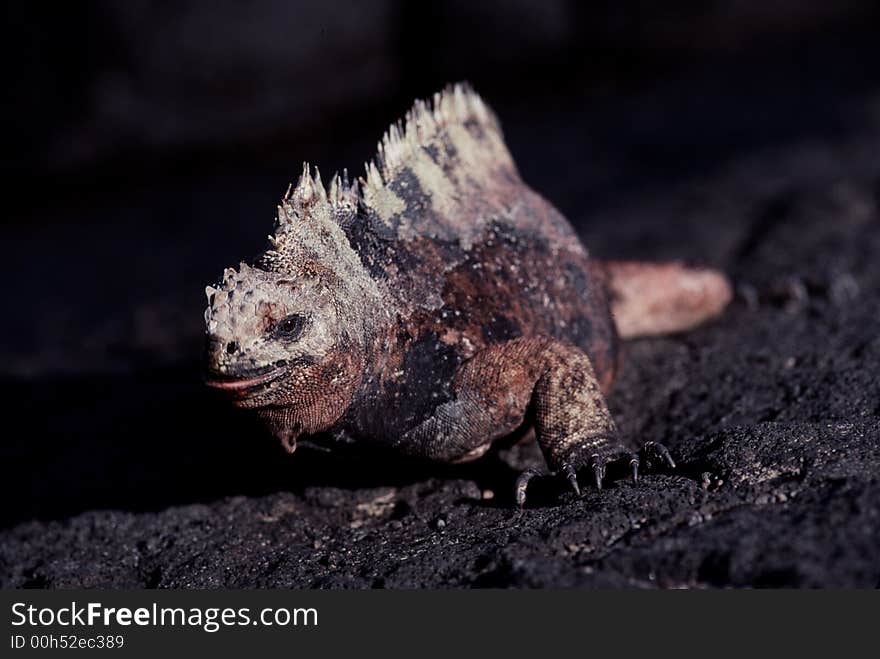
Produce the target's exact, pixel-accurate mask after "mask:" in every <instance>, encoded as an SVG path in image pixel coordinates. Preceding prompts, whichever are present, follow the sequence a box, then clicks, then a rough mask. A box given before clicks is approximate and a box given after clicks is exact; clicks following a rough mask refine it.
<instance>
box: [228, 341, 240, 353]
mask: <svg viewBox="0 0 880 659" xmlns="http://www.w3.org/2000/svg"><path fill="white" fill-rule="evenodd" d="M236 352H238V341H230V342H229V343H227V344H226V354H227V355H234V354H235V353H236Z"/></svg>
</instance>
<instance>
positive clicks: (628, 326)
mask: <svg viewBox="0 0 880 659" xmlns="http://www.w3.org/2000/svg"><path fill="white" fill-rule="evenodd" d="M601 265H602V267H603V268H604V270H605V274H606V276H607V278H608V287H609V290H610V293H611V313H612V315H613V316H614V322H615V323H616V325H617V331H618V334H619V335H620V336H621V337H622V338H624V339H629V338H634V337H638V336H653V335H657V334H671V333H675V332H681V331H684V330H688V329H690V328H692V327H695V326H697V325H699V324H700V323H702V322H704V321H706V320H709V319H710V318H713V317H715V316H717V315H718V314H720V313H721V312H722V311H723V310H724V308H725V307H726V306H727V304H728V302H730V300H731V298H732V297H733V290H732V287H731V285H730V281H729V280H728V279H727V277H726V276H725V275H724V274H723V273H721V272H718V271H716V270H711V269H708V268H695V267H688V266H686V265H685V264H683V263H680V262H678V261H673V262H668V263H644V262H639V261H603V262H601Z"/></svg>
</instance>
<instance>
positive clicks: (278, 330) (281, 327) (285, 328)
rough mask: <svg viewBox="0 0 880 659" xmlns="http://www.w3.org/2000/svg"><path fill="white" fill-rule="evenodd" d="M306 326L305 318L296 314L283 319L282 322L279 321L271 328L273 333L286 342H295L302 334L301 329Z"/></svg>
mask: <svg viewBox="0 0 880 659" xmlns="http://www.w3.org/2000/svg"><path fill="white" fill-rule="evenodd" d="M305 326H306V318H305V316H301V315H300V314H298V313H293V314H290V315H289V316H287V318H284V319H283V320H279V321H278V322H277V323H276V324H275V327H274V328H273V330H272V331H273V333H274V334H275V335H276V336H278V337H280V338H282V339H285V340H287V341H295V340H296V339H298V338H299V335H300V334H302V331H303V328H305Z"/></svg>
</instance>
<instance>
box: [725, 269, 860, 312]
mask: <svg viewBox="0 0 880 659" xmlns="http://www.w3.org/2000/svg"><path fill="white" fill-rule="evenodd" d="M858 296H859V284H858V282H857V281H856V279H855V278H854V277H853V276H852V275H851V274H849V273H848V272H841V273H836V274H830V275H827V276H825V277H821V278H818V277H802V276H799V275H791V276H788V277H782V278H780V279H776V280H774V281H772V282H771V283H770V284H767V285H765V286H762V287H761V288H760V289H759V288H758V287H756V286H755V285H753V284H750V283H748V282H739V283H738V284H737V285H736V299H737V300H738V301H739V302H741V303H743V304H744V305H745V306H746V307H748V308H749V309H751V310H753V311H754V310H756V309H758V308H759V307H761V306H763V305H766V306H770V307H779V308H782V309H784V310H786V311H789V312H797V311H800V310H801V309H803V308H804V307H805V306H807V304H808V303H809V302H810V300H813V299H817V298H818V299H827V300H829V301H831V303H832V304H836V305H839V306H843V305H846V304H848V303H850V302H852V301H853V300H855V299H856V298H857V297H858Z"/></svg>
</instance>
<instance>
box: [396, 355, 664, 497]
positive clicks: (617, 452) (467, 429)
mask: <svg viewBox="0 0 880 659" xmlns="http://www.w3.org/2000/svg"><path fill="white" fill-rule="evenodd" d="M454 392H455V398H454V399H453V400H451V401H448V402H446V403H443V404H441V405H439V406H438V407H437V408H436V410H435V412H434V414H433V415H432V416H431V417H430V418H428V419H427V420H425V421H424V422H422V423H421V424H419V425H418V426H416V427H415V428H413V429H412V430H410V431H409V432H408V433H406V434H405V435H404V437H403V438H402V444H403V445H404V446H406V448H407V449H409V450H410V451H412V452H414V453H416V454H418V455H422V456H424V457H428V458H432V459H437V460H443V461H447V462H454V461H461V460H466V459H469V458H474V457H479V455H481V454H482V453H483V452H484V451H485V450H486V449H487V448H488V446H489V444H490V443H491V442H492V441H493V440H495V439H498V438H500V437H504V436H506V435H509V434H510V433H511V432H512V431H513V430H515V429H516V428H517V427H519V426H520V425H521V424H522V423H523V421H524V420H525V418H526V413H527V411H528V410H529V409H530V408H531V409H532V410H533V412H534V424H535V434H536V436H537V440H538V444H539V445H540V447H541V450H542V452H543V454H544V458H545V460H546V461H547V465H548V466H549V467H550V469H551V470H552V471H554V472H556V473H557V474H560V475H563V476H564V477H565V478H566V479H567V480H568V482H569V483H570V484H571V486H572V488H573V489H574V490H575V492H577V493H580V487H579V484H578V476H577V472H578V470H580V469H582V468H585V467H586V468H589V469H590V472H591V474H592V476H593V479H594V482H595V484H596V485H597V487H601V485H602V479H603V477H604V475H605V467H606V465H607V464H608V462H611V461H613V460H617V459H621V458H624V459H627V460H629V464H630V468H631V470H632V474H633V476H634V477H636V475H637V473H638V467H639V462H640V460H639V456H638V454H636V453H633V452H631V451H629V450H628V449H627V448H625V447H624V446H622V445H621V443H620V439H619V434H618V431H617V427H616V425H615V424H614V419H612V417H611V413H610V412H609V411H608V406H607V405H606V404H605V399H604V397H603V395H602V391H601V389H600V386H599V382H598V379H597V378H596V373H595V371H594V370H593V366H592V364H591V362H590V359H589V357H588V356H587V355H586V354H585V353H584V352H583V351H582V350H580V349H579V348H577V347H575V346H572V345H570V344H567V343H563V342H560V341H556V340H553V339H547V338H540V339H516V340H513V341H509V342H507V343H503V344H499V345H495V346H491V347H488V348H485V349H484V350H482V351H480V352H479V353H477V354H476V355H475V356H474V357H473V358H471V359H470V360H468V361H467V362H465V363H464V364H463V365H462V366H461V368H460V369H459V372H458V374H457V375H456V379H455V383H454ZM657 446H659V445H657ZM655 450H659V451H661V455H663V454H665V456H666V457H668V452H666V450H665V449H663V448H662V447H659V449H655ZM668 463H672V460H671V458H668ZM673 464H674V463H673ZM534 475H535V472H526V473H524V474H523V476H522V477H521V478H520V479H519V481H518V483H517V503H519V504H520V505H522V504H523V503H524V502H525V492H526V487H527V485H528V481H529V479H530V478H531V477H532V476H534Z"/></svg>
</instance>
